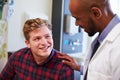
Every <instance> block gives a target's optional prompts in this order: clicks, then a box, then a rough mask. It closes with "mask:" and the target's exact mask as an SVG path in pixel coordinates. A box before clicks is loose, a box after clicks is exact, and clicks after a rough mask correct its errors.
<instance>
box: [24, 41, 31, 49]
mask: <svg viewBox="0 0 120 80" xmlns="http://www.w3.org/2000/svg"><path fill="white" fill-rule="evenodd" d="M25 43H26V45H27V47H28V48H30V44H29V41H28V40H25Z"/></svg>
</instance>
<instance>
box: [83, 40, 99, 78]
mask: <svg viewBox="0 0 120 80" xmlns="http://www.w3.org/2000/svg"><path fill="white" fill-rule="evenodd" d="M99 46H100V43H99V41H98V40H97V42H96V43H95V45H94V48H93V51H92V54H91V57H90V60H91V58H92V57H93V55H94V54H95V52H96V50H97V49H98V47H99ZM87 72H88V69H87V71H86V73H85V77H84V80H87Z"/></svg>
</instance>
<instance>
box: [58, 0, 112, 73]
mask: <svg viewBox="0 0 120 80" xmlns="http://www.w3.org/2000/svg"><path fill="white" fill-rule="evenodd" d="M69 10H70V12H71V14H72V16H73V17H74V18H75V19H76V21H75V24H76V25H77V26H80V27H81V28H83V29H84V31H85V32H87V34H88V35H89V36H94V34H96V33H97V32H99V34H100V33H101V32H102V31H103V30H104V28H105V27H106V26H107V24H108V23H109V22H110V20H111V19H112V18H113V17H114V14H113V12H112V11H111V8H110V6H109V0H92V1H91V0H70V3H69ZM59 57H60V58H65V59H66V60H63V63H65V64H67V65H69V66H70V67H71V68H73V69H74V70H77V71H80V65H79V64H78V63H77V62H76V61H75V60H74V59H73V58H72V57H70V56H68V55H66V54H61V56H59Z"/></svg>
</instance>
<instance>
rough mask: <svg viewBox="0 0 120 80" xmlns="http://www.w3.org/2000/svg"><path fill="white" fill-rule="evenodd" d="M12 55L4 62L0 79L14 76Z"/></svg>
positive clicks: (8, 78)
mask: <svg viewBox="0 0 120 80" xmlns="http://www.w3.org/2000/svg"><path fill="white" fill-rule="evenodd" d="M13 63H14V56H13V55H11V56H10V58H9V59H8V62H7V63H6V65H5V67H4V69H3V71H2V72H1V74H0V80H12V79H13V77H14V74H15V72H14V65H13Z"/></svg>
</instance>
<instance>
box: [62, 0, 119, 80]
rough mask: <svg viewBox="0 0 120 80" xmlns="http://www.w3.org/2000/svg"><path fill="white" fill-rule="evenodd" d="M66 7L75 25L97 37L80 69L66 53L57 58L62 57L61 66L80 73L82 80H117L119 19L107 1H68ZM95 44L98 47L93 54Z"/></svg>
mask: <svg viewBox="0 0 120 80" xmlns="http://www.w3.org/2000/svg"><path fill="white" fill-rule="evenodd" d="M69 8H70V11H71V14H72V16H73V17H74V18H75V19H76V22H75V24H76V25H78V26H80V27H81V28H83V29H84V30H85V31H86V32H87V33H88V35H89V36H93V35H94V34H95V33H97V32H99V35H98V37H97V38H96V39H95V40H94V41H93V43H92V45H91V48H90V51H89V54H88V55H87V57H86V60H85V63H84V67H82V65H79V64H78V63H76V61H74V59H73V58H72V57H70V56H68V55H66V54H61V56H60V58H64V59H65V58H66V59H65V60H63V63H65V64H68V65H69V66H71V68H73V69H74V70H77V71H80V72H82V71H83V75H84V80H120V76H119V74H120V64H119V63H118V61H120V45H119V44H120V19H119V18H118V16H117V15H116V14H114V13H113V12H112V10H111V8H110V4H109V0H70V5H69ZM96 43H97V44H98V43H99V44H100V46H99V47H98V49H97V51H96V52H95V51H94V49H95V48H97V46H96ZM94 46H95V48H94ZM93 52H94V53H95V54H94V53H93Z"/></svg>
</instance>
